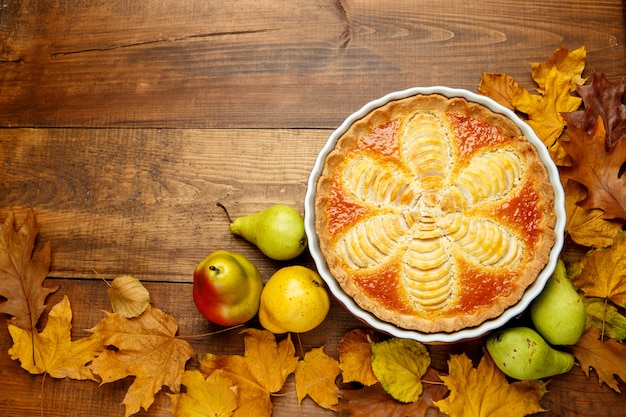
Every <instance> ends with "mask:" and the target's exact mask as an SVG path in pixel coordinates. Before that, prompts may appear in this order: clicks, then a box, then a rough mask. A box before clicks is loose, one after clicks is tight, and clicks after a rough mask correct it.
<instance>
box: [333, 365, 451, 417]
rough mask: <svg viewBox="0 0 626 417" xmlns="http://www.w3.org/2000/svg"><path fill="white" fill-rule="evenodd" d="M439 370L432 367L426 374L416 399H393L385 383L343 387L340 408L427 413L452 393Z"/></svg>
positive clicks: (386, 415) (360, 413)
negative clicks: (355, 387)
mask: <svg viewBox="0 0 626 417" xmlns="http://www.w3.org/2000/svg"><path fill="white" fill-rule="evenodd" d="M439 376H440V374H439V372H438V371H436V370H435V369H433V368H428V371H427V372H426V374H425V375H424V376H423V377H422V383H423V384H424V391H423V392H422V395H420V397H419V399H418V400H417V401H415V402H412V403H403V402H400V401H398V400H395V399H393V397H392V396H391V395H389V394H388V393H387V392H386V391H385V390H384V389H383V387H382V385H381V384H374V385H371V386H369V387H365V388H362V389H355V390H342V391H341V398H342V402H341V403H339V406H338V409H339V410H343V411H348V412H349V413H350V415H351V416H352V417H370V416H376V417H398V416H411V417H423V416H425V415H426V412H427V411H428V410H429V409H430V408H437V407H436V406H435V404H434V402H435V401H439V400H441V399H442V398H444V396H445V395H446V394H447V393H448V389H447V388H446V386H445V385H443V383H442V382H441V380H440V379H439Z"/></svg>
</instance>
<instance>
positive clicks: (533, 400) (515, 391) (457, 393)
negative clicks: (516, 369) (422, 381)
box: [435, 353, 546, 417]
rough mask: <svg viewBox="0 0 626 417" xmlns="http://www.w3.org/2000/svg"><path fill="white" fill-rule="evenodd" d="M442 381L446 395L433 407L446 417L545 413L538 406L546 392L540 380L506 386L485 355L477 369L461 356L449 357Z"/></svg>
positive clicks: (487, 416)
mask: <svg viewBox="0 0 626 417" xmlns="http://www.w3.org/2000/svg"><path fill="white" fill-rule="evenodd" d="M448 368H449V374H448V375H441V376H440V377H439V378H440V379H441V380H443V381H444V383H445V384H446V386H447V387H448V389H449V390H450V395H449V396H448V397H447V398H445V399H443V400H440V401H436V402H435V405H436V406H437V407H439V410H441V411H442V412H444V413H446V414H448V415H449V416H450V417H465V416H474V417H522V416H526V415H529V414H533V413H538V412H540V411H545V410H543V408H542V407H541V405H540V404H539V401H540V400H541V397H543V394H545V392H546V388H545V384H544V383H543V382H541V381H517V382H513V383H512V384H509V382H508V381H507V379H506V376H505V375H504V374H503V373H502V372H501V371H500V370H499V369H498V368H497V367H496V366H495V364H494V362H493V359H491V357H490V356H489V355H488V354H487V353H485V355H484V356H483V357H482V359H481V360H480V363H479V364H478V367H477V368H474V367H473V365H472V361H471V360H470V359H469V358H468V357H467V356H466V355H465V354H461V355H450V359H449V360H448Z"/></svg>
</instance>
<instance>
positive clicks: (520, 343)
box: [486, 327, 574, 380]
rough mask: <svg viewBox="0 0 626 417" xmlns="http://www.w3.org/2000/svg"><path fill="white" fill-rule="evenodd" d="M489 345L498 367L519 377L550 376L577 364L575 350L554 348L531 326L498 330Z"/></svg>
mask: <svg viewBox="0 0 626 417" xmlns="http://www.w3.org/2000/svg"><path fill="white" fill-rule="evenodd" d="M486 346H487V351H488V352H489V354H490V355H491V357H492V358H493V361H494V362H495V364H496V366H497V367H498V368H500V370H501V371H502V372H504V373H505V374H507V375H508V376H510V377H511V378H515V379H521V380H531V379H542V378H548V377H551V376H554V375H559V374H564V373H566V372H568V371H569V370H570V369H572V367H573V366H574V356H573V355H572V354H571V353H569V352H563V351H560V350H556V349H554V348H552V347H551V346H550V345H549V344H548V343H546V341H545V340H543V338H542V337H541V335H539V333H537V332H536V331H534V330H533V329H531V328H529V327H511V328H507V329H504V330H500V331H497V332H495V333H493V334H491V335H490V336H489V337H488V338H487V342H486Z"/></svg>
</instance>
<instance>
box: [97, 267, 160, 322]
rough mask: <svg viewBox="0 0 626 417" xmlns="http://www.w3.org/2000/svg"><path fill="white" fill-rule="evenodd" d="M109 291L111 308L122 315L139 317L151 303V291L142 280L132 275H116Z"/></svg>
mask: <svg viewBox="0 0 626 417" xmlns="http://www.w3.org/2000/svg"><path fill="white" fill-rule="evenodd" d="M107 292H108V293H109V300H110V301H111V309H112V310H113V312H114V313H117V314H119V315H120V316H122V317H126V318H132V317H137V316H139V315H140V314H141V313H143V312H144V311H146V309H147V308H148V306H149V305H150V293H149V292H148V290H147V289H146V287H144V286H143V284H142V283H141V281H139V280H138V279H137V278H135V277H131V276H130V275H120V276H119V277H115V278H114V279H113V282H111V285H109V288H108V289H107Z"/></svg>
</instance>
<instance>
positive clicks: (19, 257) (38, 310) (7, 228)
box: [0, 210, 59, 334]
mask: <svg viewBox="0 0 626 417" xmlns="http://www.w3.org/2000/svg"><path fill="white" fill-rule="evenodd" d="M38 232H39V226H38V225H37V223H36V221H35V214H34V213H33V211H32V210H31V211H29V212H28V215H27V217H26V220H25V221H24V224H23V225H22V226H21V227H20V228H19V229H17V230H16V229H15V215H14V214H13V213H9V215H8V217H7V218H6V220H5V222H4V224H2V225H1V226H0V296H1V297H4V298H6V301H3V302H0V313H4V314H8V315H10V316H12V317H11V319H10V321H9V322H10V323H11V324H13V325H15V326H17V327H20V328H22V329H25V330H30V331H31V332H32V334H35V333H36V330H35V327H36V326H37V322H38V321H39V318H40V317H41V314H42V313H43V312H44V310H45V308H46V305H45V301H46V298H47V297H48V295H50V294H51V293H53V292H55V291H57V290H58V288H59V287H45V286H43V282H44V280H45V279H46V276H47V275H48V273H49V271H50V252H51V250H50V244H49V243H46V245H45V246H44V247H43V248H42V249H41V250H40V251H39V252H37V253H35V254H33V251H34V248H35V239H36V237H37V233H38Z"/></svg>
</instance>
